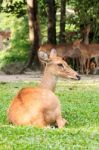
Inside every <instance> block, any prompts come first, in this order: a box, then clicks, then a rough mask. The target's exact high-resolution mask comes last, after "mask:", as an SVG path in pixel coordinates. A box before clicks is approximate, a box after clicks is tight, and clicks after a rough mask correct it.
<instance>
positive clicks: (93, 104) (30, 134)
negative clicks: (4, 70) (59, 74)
mask: <svg viewBox="0 0 99 150" xmlns="http://www.w3.org/2000/svg"><path fill="white" fill-rule="evenodd" d="M65 82H66V81H64V82H58V85H57V88H56V95H57V96H58V97H59V99H60V102H61V105H62V116H63V117H64V118H66V119H67V120H68V121H69V125H68V126H66V127H65V128H63V129H55V128H50V129H48V128H47V129H46V128H45V129H40V128H34V127H32V126H29V127H28V126H25V127H22V126H21V127H17V126H13V125H11V124H9V123H8V121H7V116H6V111H7V108H8V106H9V104H10V102H11V99H12V98H13V96H14V95H15V94H16V93H17V91H19V89H21V88H22V87H26V86H36V85H37V83H36V82H34V83H29V82H22V83H19V82H18V83H0V150H87V149H88V150H98V149H99V83H97V82H91V83H90V82H87V83H85V81H80V82H72V81H67V82H66V83H65Z"/></svg>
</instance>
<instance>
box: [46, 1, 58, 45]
mask: <svg viewBox="0 0 99 150" xmlns="http://www.w3.org/2000/svg"><path fill="white" fill-rule="evenodd" d="M46 3H47V11H48V42H49V43H52V44H56V5H55V0H46Z"/></svg>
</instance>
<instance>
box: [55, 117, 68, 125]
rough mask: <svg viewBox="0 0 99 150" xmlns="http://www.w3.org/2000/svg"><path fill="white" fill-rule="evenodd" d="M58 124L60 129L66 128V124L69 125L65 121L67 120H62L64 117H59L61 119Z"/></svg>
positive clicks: (57, 121)
mask: <svg viewBox="0 0 99 150" xmlns="http://www.w3.org/2000/svg"><path fill="white" fill-rule="evenodd" d="M56 123H57V126H58V128H63V127H64V126H65V124H68V121H67V120H65V119H64V118H62V117H59V118H58V119H57V120H56Z"/></svg>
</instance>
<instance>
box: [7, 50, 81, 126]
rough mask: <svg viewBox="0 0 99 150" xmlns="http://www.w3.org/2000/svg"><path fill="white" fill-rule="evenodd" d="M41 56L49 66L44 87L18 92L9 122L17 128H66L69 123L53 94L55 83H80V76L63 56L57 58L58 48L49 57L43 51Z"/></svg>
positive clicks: (44, 77)
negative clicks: (64, 81) (70, 80)
mask: <svg viewBox="0 0 99 150" xmlns="http://www.w3.org/2000/svg"><path fill="white" fill-rule="evenodd" d="M39 57H40V59H41V60H43V61H44V62H45V63H46V67H45V71H44V75H43V79H42V81H41V84H40V85H39V86H38V87H35V88H32V87H26V88H24V89H22V90H20V91H19V92H18V94H17V95H16V96H15V97H14V99H13V101H12V103H11V105H10V107H9V110H8V120H9V122H11V123H12V124H15V125H33V126H37V127H47V126H50V125H57V126H58V128H63V127H64V126H65V124H66V123H67V121H66V120H65V119H64V118H63V117H62V115H61V106H60V102H59V99H58V98H57V96H56V95H55V94H54V90H55V86H56V82H57V79H58V77H63V78H72V79H76V80H79V79H80V76H79V75H78V74H77V72H75V71H74V70H72V69H71V68H70V67H69V66H68V64H67V63H66V62H65V61H64V60H62V58H61V57H57V53H56V50H55V49H52V50H51V53H50V58H48V56H47V55H44V54H43V53H42V52H41V53H39Z"/></svg>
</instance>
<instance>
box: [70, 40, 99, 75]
mask: <svg viewBox="0 0 99 150" xmlns="http://www.w3.org/2000/svg"><path fill="white" fill-rule="evenodd" d="M73 51H74V53H78V51H79V52H80V66H81V73H84V69H85V72H86V74H88V72H89V63H90V59H91V58H93V57H95V58H96V57H99V44H88V45H86V44H84V43H82V42H81V40H76V41H75V42H74V43H73ZM86 62H87V63H86ZM86 64H87V65H86Z"/></svg>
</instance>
